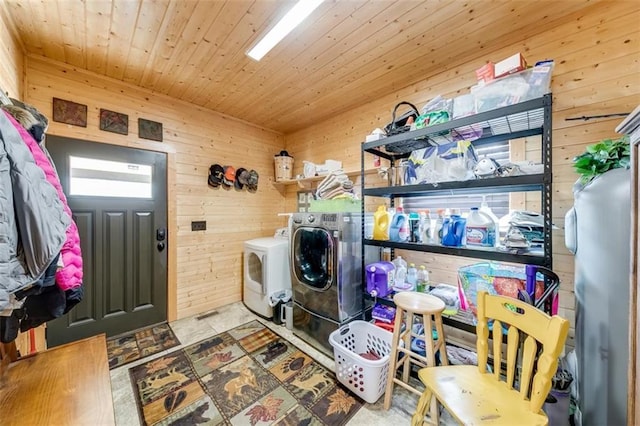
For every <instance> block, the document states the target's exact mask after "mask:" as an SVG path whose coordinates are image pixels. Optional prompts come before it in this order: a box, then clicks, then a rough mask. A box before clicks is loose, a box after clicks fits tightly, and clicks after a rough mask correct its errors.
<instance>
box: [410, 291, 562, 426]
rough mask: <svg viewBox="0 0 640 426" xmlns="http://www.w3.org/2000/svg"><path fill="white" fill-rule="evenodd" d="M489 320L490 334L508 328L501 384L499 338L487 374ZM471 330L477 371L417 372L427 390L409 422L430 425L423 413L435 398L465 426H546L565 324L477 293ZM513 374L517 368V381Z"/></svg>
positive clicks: (461, 367)
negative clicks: (475, 321)
mask: <svg viewBox="0 0 640 426" xmlns="http://www.w3.org/2000/svg"><path fill="white" fill-rule="evenodd" d="M514 307H515V308H517V309H514ZM489 319H493V320H494V322H493V333H494V334H496V333H500V337H502V332H503V330H502V329H503V325H504V326H505V328H506V329H507V342H506V348H507V349H506V360H505V363H506V381H504V380H503V379H502V378H501V370H502V368H501V366H502V363H501V360H502V348H503V344H502V338H498V339H493V373H490V372H487V363H488V358H489V324H488V321H489ZM476 332H477V335H478V341H477V350H478V366H477V367H476V366H473V365H452V366H442V367H426V368H422V369H421V370H420V371H419V373H418V376H419V377H420V380H421V381H422V382H423V383H424V385H425V387H426V389H425V391H424V392H423V393H422V396H421V397H420V400H419V401H418V408H417V409H416V412H415V414H414V415H413V418H412V420H411V424H412V425H413V426H417V425H422V424H432V423H431V422H430V420H429V419H425V415H426V414H427V411H428V410H429V407H430V405H431V401H432V398H436V399H437V401H438V402H440V403H441V404H442V405H443V406H444V407H445V409H446V410H447V411H448V412H449V413H451V415H452V416H453V417H454V418H455V419H456V420H458V421H459V422H460V423H461V424H464V425H478V424H482V425H484V424H487V425H509V426H512V425H546V424H547V423H548V421H547V416H546V415H545V414H544V412H543V411H542V405H543V404H544V401H545V399H546V397H547V395H548V393H549V390H550V389H551V380H552V378H553V375H554V374H555V373H556V368H557V366H558V357H559V356H560V353H561V352H562V349H563V347H564V344H565V340H566V339H567V333H568V332H569V322H568V321H567V320H565V319H563V318H561V317H559V316H557V315H554V316H553V317H550V316H549V315H547V314H545V313H544V312H542V311H540V310H539V309H536V308H534V307H533V306H531V305H529V304H527V303H524V302H521V301H519V300H515V299H512V298H509V297H504V296H493V295H489V294H488V293H487V292H484V291H482V292H479V293H478V325H477V327H476ZM520 342H522V345H520ZM519 348H520V351H519ZM539 348H541V351H539ZM518 352H520V355H521V356H518ZM518 359H520V363H519V364H520V365H519V366H517V364H518ZM534 364H536V365H534ZM516 370H520V372H519V374H518V376H517V377H516ZM532 377H533V380H532ZM514 382H516V383H517V384H518V385H517V387H514Z"/></svg>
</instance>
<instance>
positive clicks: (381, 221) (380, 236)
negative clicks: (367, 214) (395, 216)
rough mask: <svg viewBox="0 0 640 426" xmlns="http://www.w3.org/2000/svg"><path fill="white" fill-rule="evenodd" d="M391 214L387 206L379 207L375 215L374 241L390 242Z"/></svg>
mask: <svg viewBox="0 0 640 426" xmlns="http://www.w3.org/2000/svg"><path fill="white" fill-rule="evenodd" d="M389 216H390V215H389V212H387V206H384V205H383V206H378V210H376V212H375V213H374V214H373V239H374V240H378V241H387V240H389V222H390V220H389V219H390V218H389Z"/></svg>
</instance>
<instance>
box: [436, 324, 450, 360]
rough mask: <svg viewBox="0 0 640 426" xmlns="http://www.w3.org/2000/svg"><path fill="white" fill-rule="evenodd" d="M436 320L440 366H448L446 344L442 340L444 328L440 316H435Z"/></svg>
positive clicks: (443, 339)
mask: <svg viewBox="0 0 640 426" xmlns="http://www.w3.org/2000/svg"><path fill="white" fill-rule="evenodd" d="M435 318H436V331H437V332H438V341H439V342H441V343H440V364H442V365H449V359H448V358H447V342H446V340H445V338H444V327H443V326H442V316H441V315H440V314H436V315H435Z"/></svg>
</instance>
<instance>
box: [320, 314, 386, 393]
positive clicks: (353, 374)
mask: <svg viewBox="0 0 640 426" xmlns="http://www.w3.org/2000/svg"><path fill="white" fill-rule="evenodd" d="M392 337H393V334H392V333H391V332H389V331H387V330H383V329H382V328H380V327H377V326H375V325H373V324H371V323H369V322H366V321H353V322H350V323H348V324H346V325H344V326H342V327H340V328H339V329H338V330H336V331H334V332H333V333H331V334H330V335H329V343H331V346H333V355H334V358H335V369H336V371H335V373H336V376H337V378H338V380H339V381H340V383H342V384H343V385H345V386H346V387H347V388H348V389H349V390H351V391H352V392H353V393H355V394H356V395H358V396H359V397H361V398H362V399H364V400H365V401H367V402H369V403H371V404H373V403H375V402H376V401H377V400H378V399H379V398H380V397H381V396H382V395H383V394H384V391H385V388H386V386H387V374H388V372H389V360H390V357H389V354H390V353H391V340H392ZM366 353H370V354H374V355H376V356H377V357H379V359H377V360H370V359H366V358H364V357H362V356H361V354H366Z"/></svg>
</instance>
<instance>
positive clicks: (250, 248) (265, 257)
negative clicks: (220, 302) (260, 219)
mask: <svg viewBox="0 0 640 426" xmlns="http://www.w3.org/2000/svg"><path fill="white" fill-rule="evenodd" d="M282 290H289V291H290V290H291V275H290V273H289V240H288V238H277V237H268V238H256V239H254V240H248V241H245V242H244V276H243V297H242V299H243V301H244V304H245V305H246V307H247V308H249V309H250V310H251V311H253V312H255V313H256V314H258V315H260V316H262V317H264V318H272V317H273V315H274V312H273V308H272V307H271V305H270V304H269V296H271V295H272V294H274V293H277V292H279V291H282ZM276 314H277V315H279V313H276Z"/></svg>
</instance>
